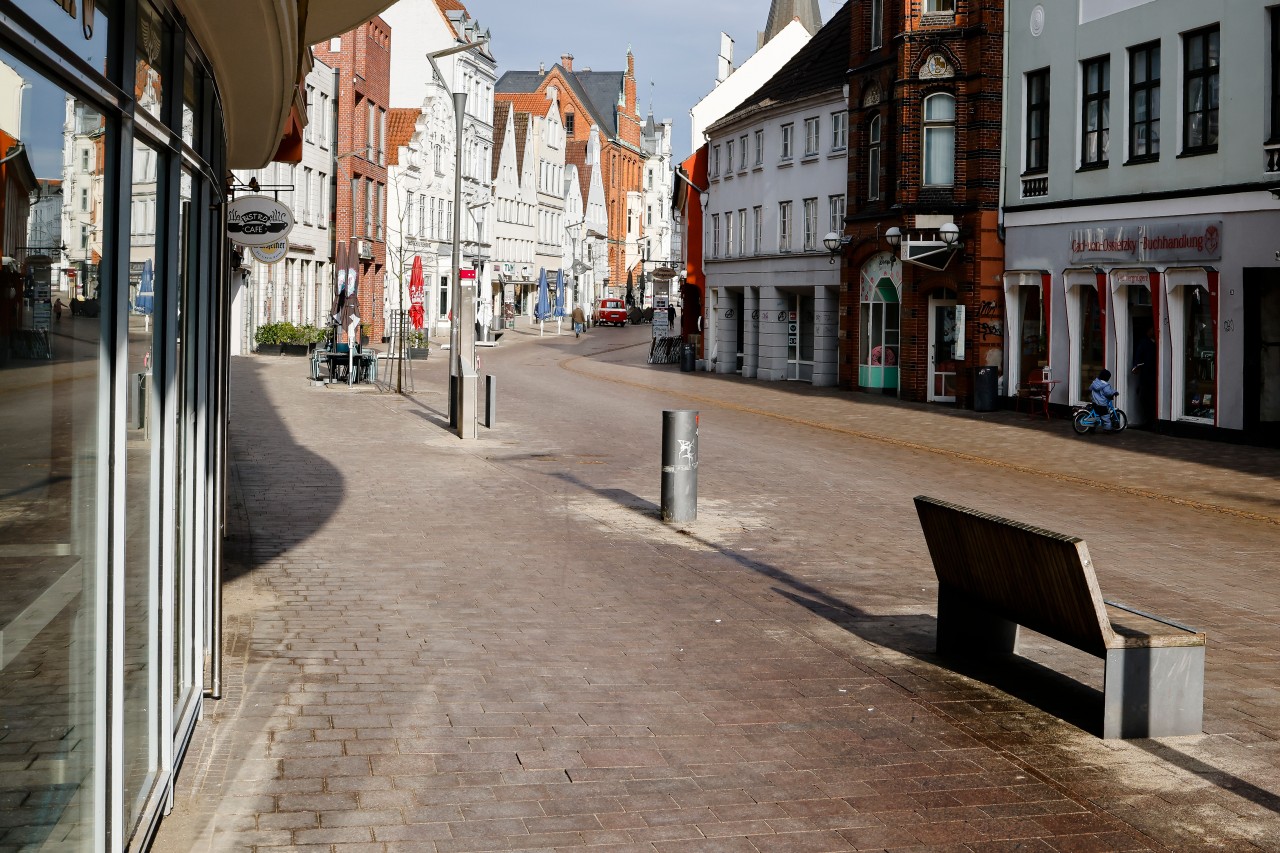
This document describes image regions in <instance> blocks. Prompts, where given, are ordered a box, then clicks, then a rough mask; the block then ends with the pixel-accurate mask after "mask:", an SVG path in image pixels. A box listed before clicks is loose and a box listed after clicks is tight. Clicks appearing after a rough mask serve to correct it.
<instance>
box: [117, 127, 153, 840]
mask: <svg viewBox="0 0 1280 853" xmlns="http://www.w3.org/2000/svg"><path fill="white" fill-rule="evenodd" d="M159 176H160V156H159V153H158V152H157V151H156V150H155V149H153V148H151V147H150V146H148V145H146V144H145V143H142V142H135V143H134V146H133V186H132V195H131V199H130V217H129V233H130V238H129V287H128V300H129V305H128V380H127V381H128V395H127V396H128V412H127V439H126V441H127V460H128V461H127V469H126V470H127V475H126V481H125V516H126V517H125V572H124V596H125V601H124V608H125V615H124V625H125V640H124V690H125V696H124V708H125V717H124V755H123V756H122V757H123V761H124V773H125V810H126V813H125V817H126V820H127V821H128V822H129V823H130V824H132V822H133V821H134V820H135V819H136V818H137V816H138V814H139V812H140V810H141V807H142V804H143V802H145V799H146V796H147V794H148V793H149V791H150V788H151V781H152V779H153V775H154V773H155V770H156V768H157V767H158V764H159V741H158V739H157V731H156V727H157V720H158V713H159V705H158V691H159V686H158V685H159V677H160V667H159V653H160V650H159V648H158V646H157V645H156V642H155V638H156V637H157V636H158V633H159V632H158V625H157V623H156V620H157V619H158V616H159V613H160V606H159V604H160V602H159V581H158V576H159V563H158V556H157V555H156V553H155V552H156V549H155V548H154V547H153V544H154V541H155V536H156V534H155V530H154V521H155V520H156V519H157V518H158V517H159V509H158V506H157V505H156V504H157V496H158V494H159V487H158V484H157V483H155V482H154V480H155V478H154V469H155V467H156V466H155V463H154V460H155V456H156V454H155V452H154V451H155V448H156V446H157V442H156V436H157V434H158V433H159V425H158V424H157V423H156V421H155V415H156V412H155V411H154V408H155V404H154V400H155V399H157V397H156V388H155V379H154V378H153V377H154V375H156V374H155V373H154V368H155V366H156V364H155V362H156V355H157V353H160V352H163V347H162V346H160V345H159V344H160V341H159V339H158V338H157V336H156V331H157V328H158V325H159V324H157V322H156V316H157V311H156V308H157V306H158V305H160V304H161V300H160V299H159V298H158V297H159V295H160V293H161V291H162V288H163V276H162V275H161V271H162V268H161V266H160V265H159V261H160V260H161V258H160V257H159V254H158V252H157V247H158V244H157V240H156V236H157V225H158V222H159V217H158V213H157V210H156V208H157V199H158V193H157V190H158V187H159Z"/></svg>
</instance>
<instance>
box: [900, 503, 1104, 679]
mask: <svg viewBox="0 0 1280 853" xmlns="http://www.w3.org/2000/svg"><path fill="white" fill-rule="evenodd" d="M915 503H916V513H917V514H918V515H919V516H920V527H921V529H922V530H923V531H924V538H925V542H926V543H928V546H929V556H930V557H932V558H933V570H934V572H935V573H937V575H938V582H939V583H941V584H946V585H947V586H949V587H951V588H952V589H955V590H959V591H961V592H963V593H965V594H966V595H968V596H969V597H970V598H972V599H974V600H975V601H977V602H979V603H981V604H982V605H983V606H985V607H987V608H988V609H990V610H991V611H993V612H995V613H998V614H999V615H1000V616H1003V617H1004V618H1006V619H1008V620H1010V621H1012V622H1016V623H1017V624H1019V625H1024V626H1026V627H1027V628H1030V629H1031V630H1033V631H1038V632H1040V633H1042V634H1046V635H1048V636H1050V637H1053V638H1054V639H1056V640H1059V641H1061V642H1064V643H1067V644H1069V645H1072V646H1075V647H1076V648H1078V649H1081V650H1082V651H1086V652H1089V653H1090V654H1095V655H1105V654H1106V648H1107V644H1108V642H1109V641H1110V640H1111V639H1112V633H1113V632H1112V630H1111V623H1110V621H1109V620H1108V619H1107V611H1106V606H1105V605H1104V604H1103V602H1102V593H1101V591H1100V590H1099V589H1098V579H1097V577H1096V576H1095V575H1094V572H1093V563H1092V562H1091V561H1090V560H1089V549H1088V548H1087V547H1086V546H1085V544H1084V540H1082V539H1079V538H1077V537H1074V536H1066V535H1063V534H1061V533H1054V532H1052V531H1049V530H1042V529H1040V528H1038V527H1032V526H1031V525H1029V524H1023V523H1021V522H1017V521H1010V520H1009V519H1007V518H1000V517H999V516H995V515H990V514H987V513H983V512H978V511H977V510H973V509H969V508H968V507H963V506H958V505H956V504H951V503H947V502H946V501H940V500H937V499H936V498H929V497H924V496H920V497H917V498H916V499H915Z"/></svg>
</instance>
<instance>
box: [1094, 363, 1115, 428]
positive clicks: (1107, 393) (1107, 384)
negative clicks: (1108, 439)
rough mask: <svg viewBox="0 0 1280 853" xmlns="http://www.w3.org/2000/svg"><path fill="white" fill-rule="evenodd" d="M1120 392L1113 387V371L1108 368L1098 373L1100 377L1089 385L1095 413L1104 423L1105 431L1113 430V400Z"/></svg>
mask: <svg viewBox="0 0 1280 853" xmlns="http://www.w3.org/2000/svg"><path fill="white" fill-rule="evenodd" d="M1119 393H1120V392H1118V391H1116V389H1115V388H1113V387H1111V371H1110V370H1107V369H1106V368H1103V369H1102V370H1101V371H1100V372H1099V373H1098V378H1097V379H1095V380H1093V383H1092V384H1091V385H1090V386H1089V396H1090V397H1091V398H1092V400H1093V413H1094V414H1095V415H1097V416H1098V420H1099V421H1100V422H1101V423H1102V431H1103V432H1111V429H1112V427H1113V424H1112V418H1111V401H1112V400H1114V399H1115V398H1116V397H1117V396H1119Z"/></svg>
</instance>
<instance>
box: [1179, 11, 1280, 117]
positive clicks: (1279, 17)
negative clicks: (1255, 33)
mask: <svg viewBox="0 0 1280 853" xmlns="http://www.w3.org/2000/svg"><path fill="white" fill-rule="evenodd" d="M1156 76H1159V74H1157V75H1156ZM1267 141H1268V142H1277V141H1280V9H1272V10H1271V134H1270V136H1269V137H1268V139H1267Z"/></svg>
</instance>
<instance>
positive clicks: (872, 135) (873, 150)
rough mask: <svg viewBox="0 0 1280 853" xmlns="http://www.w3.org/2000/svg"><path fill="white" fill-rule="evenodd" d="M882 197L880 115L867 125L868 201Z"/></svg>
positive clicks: (873, 117)
mask: <svg viewBox="0 0 1280 853" xmlns="http://www.w3.org/2000/svg"><path fill="white" fill-rule="evenodd" d="M879 198H880V116H872V118H871V124H870V125H869V126H868V127H867V201H876V200H877V199H879Z"/></svg>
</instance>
